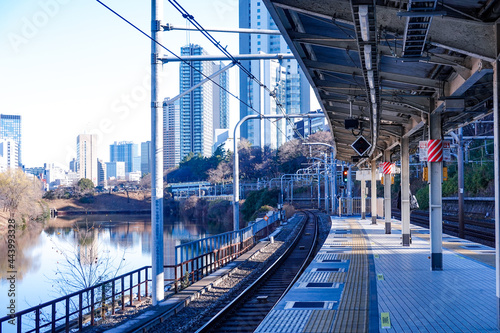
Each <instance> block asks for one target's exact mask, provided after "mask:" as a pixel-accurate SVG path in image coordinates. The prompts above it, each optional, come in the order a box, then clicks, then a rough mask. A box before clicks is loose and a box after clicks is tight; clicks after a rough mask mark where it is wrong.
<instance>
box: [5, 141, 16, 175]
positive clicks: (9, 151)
mask: <svg viewBox="0 0 500 333" xmlns="http://www.w3.org/2000/svg"><path fill="white" fill-rule="evenodd" d="M17 154H18V150H17V143H16V141H14V140H13V139H0V172H4V171H6V170H8V169H15V168H17V167H18V166H19V157H18V155H17Z"/></svg>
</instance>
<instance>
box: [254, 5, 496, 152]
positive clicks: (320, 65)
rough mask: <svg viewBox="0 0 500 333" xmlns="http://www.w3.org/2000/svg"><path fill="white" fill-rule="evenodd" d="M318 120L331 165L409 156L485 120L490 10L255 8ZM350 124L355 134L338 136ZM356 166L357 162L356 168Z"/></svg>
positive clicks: (491, 56)
mask: <svg viewBox="0 0 500 333" xmlns="http://www.w3.org/2000/svg"><path fill="white" fill-rule="evenodd" d="M263 1H264V3H265V5H266V6H267V8H268V10H269V12H270V14H271V16H272V17H273V19H274V21H275V22H276V25H277V26H278V28H279V29H280V31H281V32H282V34H283V36H284V38H285V40H286V42H287V43H288V45H289V47H290V49H291V51H292V52H293V54H294V55H295V57H296V58H297V60H298V62H299V64H300V66H301V68H302V69H303V70H304V72H305V74H306V76H307V78H308V80H309V82H310V83H311V85H312V87H313V89H314V92H315V94H316V96H317V98H318V100H319V102H320V104H321V107H322V109H323V112H324V113H325V114H326V116H327V119H328V122H329V125H330V128H331V130H332V132H333V135H334V139H335V142H336V148H337V158H338V159H340V160H344V161H352V160H353V159H352V157H353V156H357V155H358V154H356V152H355V151H354V150H353V148H352V147H351V144H352V143H353V142H354V141H355V140H356V139H357V138H358V137H359V136H360V135H362V136H363V137H364V138H365V139H366V141H367V142H368V143H370V144H371V145H372V147H371V148H369V149H367V150H366V152H365V153H364V156H363V157H368V158H370V159H371V158H375V157H377V156H380V153H381V152H382V151H384V150H386V149H388V148H390V149H393V148H395V149H396V150H397V147H398V144H397V143H398V142H399V141H400V139H401V137H402V136H403V135H406V136H409V137H410V142H411V144H410V147H411V148H410V149H414V148H415V147H416V146H417V144H418V141H419V140H422V139H427V138H428V135H427V133H428V127H427V125H428V119H429V113H431V112H439V113H440V114H441V118H442V126H443V134H444V133H447V132H450V131H452V130H454V129H457V128H458V127H460V126H464V125H466V124H468V123H470V122H472V121H474V120H477V119H481V118H482V117H484V116H485V115H487V114H489V113H491V112H492V105H493V62H494V60H495V58H496V55H497V53H498V52H497V46H496V38H497V37H496V33H497V24H496V20H497V19H498V17H499V14H500V1H499V0H483V1H473V0H454V1H440V2H437V1H412V0H405V1H391V0H375V1H374V0H368V1H366V0H365V1H363V0H351V1H348V0H263ZM346 118H356V119H358V121H359V127H358V129H346V128H345V119H346ZM363 159H364V158H362V160H363Z"/></svg>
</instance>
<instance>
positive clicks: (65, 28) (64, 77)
mask: <svg viewBox="0 0 500 333" xmlns="http://www.w3.org/2000/svg"><path fill="white" fill-rule="evenodd" d="M103 2H104V3H106V4H107V5H108V6H110V7H111V8H113V9H115V10H116V11H117V12H119V13H120V14H122V15H123V16H125V17H126V18H127V19H129V20H130V21H132V22H133V23H135V24H136V25H138V26H139V27H141V28H142V29H143V30H145V31H146V32H147V33H148V34H149V33H150V19H151V17H150V11H151V9H150V6H151V2H150V1H132V0H103ZM182 5H183V6H184V8H185V9H187V10H188V11H189V12H190V13H191V14H192V15H194V17H195V18H196V19H197V20H198V22H200V23H201V24H202V25H203V26H205V27H207V28H208V27H223V28H231V27H232V28H236V27H238V1H237V0H215V1H199V0H183V1H182ZM164 8H165V16H164V21H165V23H172V24H174V25H177V26H186V22H185V20H184V19H183V18H182V17H181V15H180V14H179V13H178V12H177V11H176V10H175V9H174V8H173V7H172V6H171V5H170V4H169V3H168V2H167V1H165V3H164ZM214 36H216V38H217V39H218V40H220V41H221V43H222V44H223V45H228V50H229V51H230V52H231V53H233V54H237V53H238V37H237V35H236V34H214ZM0 37H1V38H0V59H1V60H2V61H1V62H0V77H1V79H0V113H3V114H20V115H21V116H22V145H23V146H22V149H23V153H22V155H23V156H22V159H23V163H24V164H25V165H26V166H27V167H32V166H42V165H43V163H53V162H58V163H61V164H63V165H65V166H67V162H69V160H70V159H71V158H72V157H75V155H76V137H77V135H78V134H80V133H84V132H85V131H86V132H87V133H93V132H94V133H97V134H99V149H98V156H99V158H102V159H104V160H106V161H107V160H108V159H109V144H111V143H112V142H113V141H123V140H126V141H134V142H136V143H139V142H141V141H146V140H149V138H150V90H149V89H150V83H149V82H150V76H149V68H150V52H151V51H150V41H149V40H148V39H147V38H146V37H144V36H142V35H140V34H139V33H138V32H137V31H136V30H134V29H133V28H132V27H130V26H128V25H127V24H126V23H125V22H123V21H122V20H120V19H119V18H118V17H117V16H115V15H113V14H112V13H111V12H109V11H108V10H107V9H105V8H104V7H103V6H102V5H100V4H99V3H98V2H97V1H94V0H23V1H16V0H4V1H0ZM188 38H189V40H190V41H191V42H192V43H197V44H200V45H202V46H204V47H206V48H207V50H208V52H209V53H210V54H218V52H217V51H216V50H215V48H214V47H211V46H210V45H209V43H208V41H207V40H206V39H205V38H204V37H202V36H201V35H200V34H199V33H196V32H192V33H190V34H187V33H186V32H181V31H173V32H166V33H164V43H165V46H167V47H168V48H170V49H171V50H172V51H174V52H175V53H176V54H179V53H180V47H181V46H183V45H185V44H186V43H187V40H188ZM178 66H179V65H178V63H172V64H168V65H166V66H164V71H163V83H164V85H163V91H162V93H163V95H164V96H165V97H166V96H175V95H176V94H177V93H178V84H179V82H178V81H179V79H178ZM230 75H231V77H230V81H231V90H232V91H234V92H237V77H236V75H237V72H236V70H235V69H233V70H231V72H230ZM237 107H238V104H237V103H235V102H234V101H232V103H231V122H232V123H234V122H235V121H237V118H238V113H239V110H238V109H237Z"/></svg>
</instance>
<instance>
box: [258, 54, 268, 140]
mask: <svg viewBox="0 0 500 333" xmlns="http://www.w3.org/2000/svg"><path fill="white" fill-rule="evenodd" d="M259 70H260V74H259V76H260V77H259V79H260V81H261V82H265V81H264V75H265V74H264V60H262V59H261V60H259ZM265 93H266V91H265V90H264V85H262V86H260V113H261V114H265V112H264V110H265V107H266V106H265V98H264V96H265ZM265 121H266V120H265V119H264V118H261V119H260V126H259V127H260V148H261V149H264V146H265V143H264V142H265V130H264V124H265V123H264V122H265ZM269 134H270V133H269Z"/></svg>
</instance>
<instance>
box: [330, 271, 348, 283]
mask: <svg viewBox="0 0 500 333" xmlns="http://www.w3.org/2000/svg"><path fill="white" fill-rule="evenodd" d="M346 274H347V273H345V272H339V273H330V276H329V277H328V282H333V283H344V282H345V279H346Z"/></svg>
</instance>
